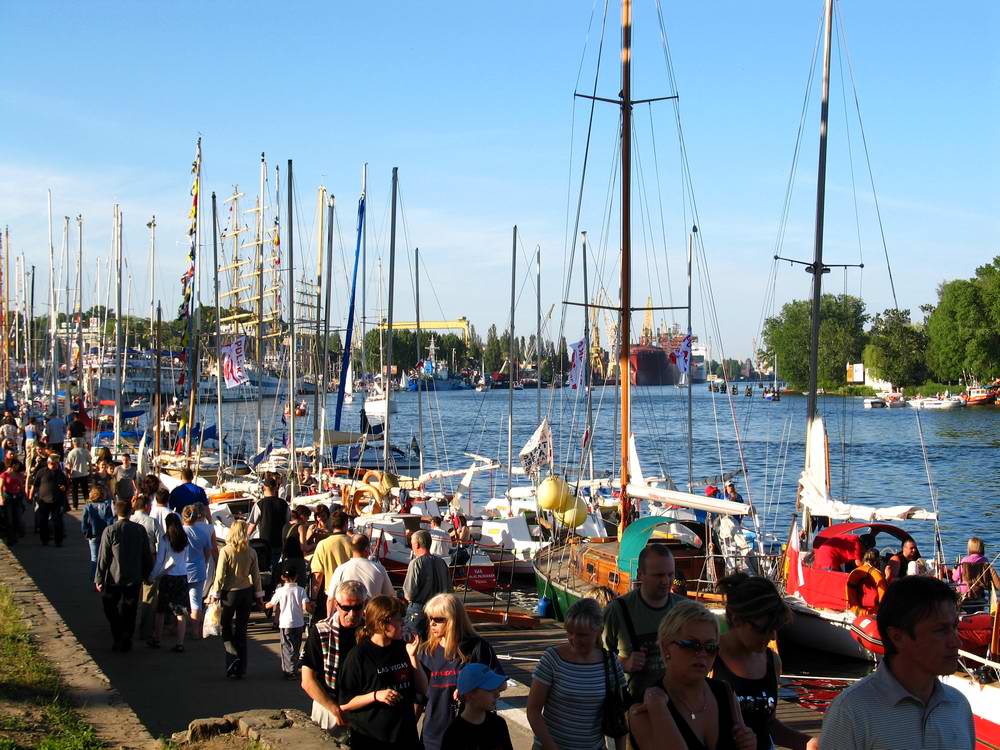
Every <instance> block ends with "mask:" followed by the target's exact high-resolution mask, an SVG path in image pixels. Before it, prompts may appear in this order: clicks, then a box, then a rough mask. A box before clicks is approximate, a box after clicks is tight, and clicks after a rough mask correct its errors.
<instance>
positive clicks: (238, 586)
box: [209, 520, 264, 679]
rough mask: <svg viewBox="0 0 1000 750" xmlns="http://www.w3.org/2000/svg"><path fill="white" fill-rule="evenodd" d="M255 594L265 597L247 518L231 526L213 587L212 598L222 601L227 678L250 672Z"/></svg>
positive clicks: (220, 554) (237, 677)
mask: <svg viewBox="0 0 1000 750" xmlns="http://www.w3.org/2000/svg"><path fill="white" fill-rule="evenodd" d="M254 597H256V598H257V599H263V598H264V590H263V589H262V588H261V585H260V571H259V569H258V567H257V553H256V552H254V551H253V549H252V548H251V547H250V543H249V541H248V540H247V524H246V521H242V520H240V521H234V522H233V525H232V526H230V527H229V536H228V537H227V538H226V546H225V547H223V548H222V551H221V552H220V553H219V562H218V564H217V565H216V568H215V579H214V581H213V582H212V588H211V589H209V599H210V600H212V601H220V602H221V603H222V644H223V646H225V649H226V677H231V678H235V679H242V678H243V677H244V675H246V673H247V623H248V622H249V621H250V609H251V608H252V607H253V600H254ZM234 619H235V623H234V622H233V621H234Z"/></svg>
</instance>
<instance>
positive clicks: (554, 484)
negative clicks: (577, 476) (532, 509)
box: [538, 475, 572, 513]
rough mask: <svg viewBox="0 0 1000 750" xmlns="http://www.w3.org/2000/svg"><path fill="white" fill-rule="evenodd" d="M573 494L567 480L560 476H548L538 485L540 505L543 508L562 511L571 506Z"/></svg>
mask: <svg viewBox="0 0 1000 750" xmlns="http://www.w3.org/2000/svg"><path fill="white" fill-rule="evenodd" d="M571 498H572V496H571V495H570V491H569V485H567V484H566V480H564V479H563V478H562V477H559V476H555V475H553V476H551V477H546V478H545V479H543V480H542V482H541V484H539V485H538V506H539V507H540V508H541V509H542V510H552V511H555V512H556V513H560V512H562V511H563V510H565V509H566V508H569V507H571V505H570V502H571Z"/></svg>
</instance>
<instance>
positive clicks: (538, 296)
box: [535, 245, 542, 424]
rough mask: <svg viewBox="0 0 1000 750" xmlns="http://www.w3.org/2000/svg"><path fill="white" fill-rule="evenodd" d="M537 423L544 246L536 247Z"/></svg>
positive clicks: (539, 415)
mask: <svg viewBox="0 0 1000 750" xmlns="http://www.w3.org/2000/svg"><path fill="white" fill-rule="evenodd" d="M535 380H536V381H537V382H536V385H537V392H536V393H535V423H536V424H541V423H542V246H541V245H538V246H536V247H535Z"/></svg>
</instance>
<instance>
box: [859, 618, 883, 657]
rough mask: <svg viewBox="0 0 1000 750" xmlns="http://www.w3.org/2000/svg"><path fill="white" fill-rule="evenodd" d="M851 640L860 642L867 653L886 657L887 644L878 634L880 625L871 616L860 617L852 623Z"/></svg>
mask: <svg viewBox="0 0 1000 750" xmlns="http://www.w3.org/2000/svg"><path fill="white" fill-rule="evenodd" d="M851 638H853V639H854V640H855V641H857V642H858V644H860V645H861V647H862V648H864V649H865V650H866V651H871V652H872V653H873V654H879V655H880V656H881V655H884V654H885V644H884V643H883V642H882V636H881V635H880V634H879V632H878V623H877V622H876V621H875V618H874V617H872V616H871V615H858V616H857V617H855V618H854V622H852V623H851Z"/></svg>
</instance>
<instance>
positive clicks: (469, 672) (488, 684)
mask: <svg viewBox="0 0 1000 750" xmlns="http://www.w3.org/2000/svg"><path fill="white" fill-rule="evenodd" d="M506 682H507V679H506V678H505V677H504V676H503V675H499V674H497V673H496V672H494V671H493V670H492V669H490V668H489V667H487V666H486V665H485V664H479V663H475V664H466V665H465V666H464V667H462V671H461V672H459V673H458V694H459V695H468V694H469V693H471V692H472V691H473V690H476V689H478V688H482V689H483V690H496V689H497V688H498V687H500V686H501V685H503V684H505V683H506Z"/></svg>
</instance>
